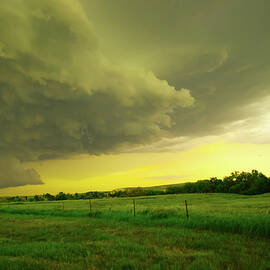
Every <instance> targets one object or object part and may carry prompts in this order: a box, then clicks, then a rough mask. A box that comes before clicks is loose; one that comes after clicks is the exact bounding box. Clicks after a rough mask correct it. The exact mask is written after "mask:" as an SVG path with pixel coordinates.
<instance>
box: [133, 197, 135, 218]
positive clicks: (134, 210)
mask: <svg viewBox="0 0 270 270" xmlns="http://www.w3.org/2000/svg"><path fill="white" fill-rule="evenodd" d="M133 214H134V217H135V216H136V204H135V199H133Z"/></svg>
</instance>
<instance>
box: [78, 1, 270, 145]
mask: <svg viewBox="0 0 270 270" xmlns="http://www.w3.org/2000/svg"><path fill="white" fill-rule="evenodd" d="M83 2H84V4H85V7H86V8H89V10H88V13H89V14H90V15H89V16H92V17H93V18H94V19H93V23H94V26H95V28H96V29H97V31H98V33H99V37H100V40H102V41H103V42H102V46H103V49H104V51H105V53H106V55H108V56H109V57H110V58H111V59H112V60H113V61H115V62H116V63H121V64H127V65H128V64H130V63H131V64H133V65H134V66H144V67H145V68H147V69H150V70H152V71H153V72H154V73H155V74H156V75H157V76H158V77H159V78H161V79H166V80H168V81H169V83H170V84H171V85H174V86H176V88H177V87H184V88H188V89H192V95H193V96H194V97H195V99H196V101H197V102H196V107H195V108H194V109H193V110H188V111H187V110H186V111H183V110H182V109H181V108H177V109H176V111H175V113H174V114H173V121H174V122H175V123H176V124H175V125H174V126H173V127H172V129H171V135H172V136H186V137H188V138H189V137H201V136H208V135H217V134H221V135H222V134H223V133H224V132H226V129H227V125H229V124H230V123H232V122H234V121H238V120H241V119H242V120H243V119H248V118H250V117H251V116H252V117H254V114H256V113H259V111H258V110H253V111H250V110H248V109H247V108H248V105H249V104H253V103H255V102H262V100H264V99H265V97H267V96H269V95H270V90H269V89H270V76H269V74H270V54H269V47H270V36H269V34H268V31H269V27H270V17H269V16H268V14H269V12H270V2H269V1H264V0H259V1H253V0H237V1H235V0H229V1H216V0H206V1H188V0H168V1H163V0H149V1H143V0H138V1H125V0H116V1H109V0H92V1H83ZM97 10H98V12H96V11H97ZM108 22H109V23H108ZM258 106H260V105H258ZM253 119H254V122H253V126H254V127H256V125H257V124H259V123H258V122H257V121H256V118H253ZM241 140H242V136H240V139H239V141H241ZM268 141H269V140H268ZM253 142H254V140H253Z"/></svg>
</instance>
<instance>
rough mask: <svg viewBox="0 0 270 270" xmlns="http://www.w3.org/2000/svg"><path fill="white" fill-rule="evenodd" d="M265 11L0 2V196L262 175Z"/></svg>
mask: <svg viewBox="0 0 270 270" xmlns="http://www.w3.org/2000/svg"><path fill="white" fill-rule="evenodd" d="M269 12H270V2H269V1H266V0H258V1H253V0H228V1H221V0H205V1H199V0H195V1H188V0H167V1H164V0H148V1H143V0H136V1H126V0H114V1H111V0H69V1H66V0H39V1H36V0H10V1H3V3H1V9H0V195H2V196H5V195H17V194H18V195H32V194H42V193H47V192H49V193H52V194H55V193H58V192H60V191H64V192H71V193H75V192H87V191H90V190H111V189H115V188H122V187H130V186H154V185H163V184H172V183H182V182H186V181H195V180H199V179H206V178H209V177H211V176H218V177H223V176H225V175H228V174H230V172H232V171H235V170H238V171H242V170H245V171H248V170H252V169H258V170H260V171H262V172H263V173H265V174H266V175H270V168H269V166H268V160H269V158H270V137H269V131H270V76H269V75H270V53H269V47H270V36H269V34H268V32H269V31H268V30H269V27H270V17H269V16H268V14H269Z"/></svg>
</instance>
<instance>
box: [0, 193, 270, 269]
mask: <svg viewBox="0 0 270 270" xmlns="http://www.w3.org/2000/svg"><path fill="white" fill-rule="evenodd" d="M132 199H133V198H110V199H98V200H93V201H92V210H91V212H90V213H89V202H88V201H87V200H79V201H64V204H63V203H62V202H36V203H9V204H0V222H1V226H0V270H2V269H3V270H9V269H26V270H27V269H29V270H30V269H33V270H34V269H35V270H38V269H52V270H54V269H72V270H76V269H189V270H191V269H200V270H201V269H202V270H204V269H207V270H210V269H256V270H259V269H270V194H264V195H257V196H241V195H235V194H207V195H206V194H181V195H166V196H153V197H138V198H135V200H136V216H135V217H134V216H133V212H132V211H133V204H132ZM184 200H187V202H188V207H189V214H190V218H189V219H187V218H186V215H185V205H184Z"/></svg>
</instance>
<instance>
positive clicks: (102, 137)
mask: <svg viewBox="0 0 270 270" xmlns="http://www.w3.org/2000/svg"><path fill="white" fill-rule="evenodd" d="M99 46H100V45H99V44H98V33H97V34H94V32H93V27H92V25H91V22H90V20H89V18H88V17H87V15H86V13H85V12H84V10H83V8H82V6H81V5H80V2H79V1H75V0H72V1H71V0H70V1H64V0H57V1H56V0H46V1H45V0H42V1H35V0H25V1H21V0H12V1H5V2H4V3H1V9H0V126H1V131H0V156H1V158H0V160H1V164H2V165H1V167H0V168H1V174H0V187H8V186H17V185H25V184H40V183H41V181H40V178H39V176H38V174H37V173H36V172H35V171H34V170H27V169H24V168H23V167H22V165H21V162H24V161H29V160H44V159H52V158H58V157H68V156H71V155H73V154H79V153H89V154H102V153H108V152H117V151H120V150H121V149H125V148H126V147H128V146H130V145H140V144H147V143H150V142H152V141H156V140H158V139H159V138H161V137H163V136H168V130H169V129H170V128H171V127H172V126H173V125H174V122H173V121H172V120H171V118H172V114H173V112H174V110H175V109H176V108H178V107H182V108H185V107H190V106H192V105H193V102H194V99H193V97H192V96H191V95H190V92H189V90H187V89H182V88H181V87H180V88H178V89H179V90H177V91H176V89H175V88H174V87H173V86H170V85H169V84H168V83H167V81H165V80H160V79H158V78H157V77H156V76H155V75H154V73H153V72H151V71H149V72H148V71H145V70H144V68H132V67H131V68H126V67H121V66H119V65H114V64H112V63H110V61H109V60H107V58H106V57H104V55H103V53H102V52H101V50H100V47H99ZM3 164H4V165H3Z"/></svg>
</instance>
